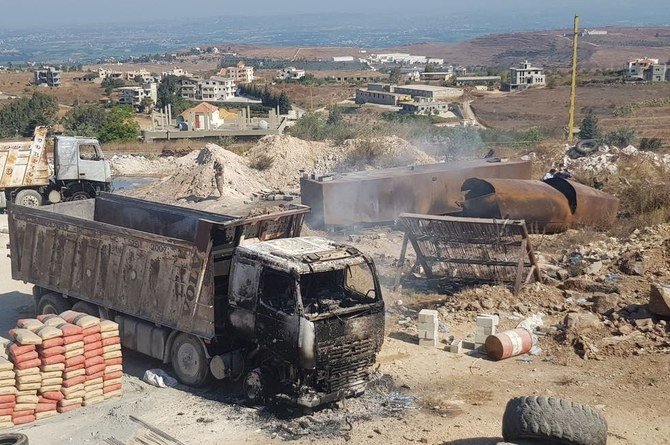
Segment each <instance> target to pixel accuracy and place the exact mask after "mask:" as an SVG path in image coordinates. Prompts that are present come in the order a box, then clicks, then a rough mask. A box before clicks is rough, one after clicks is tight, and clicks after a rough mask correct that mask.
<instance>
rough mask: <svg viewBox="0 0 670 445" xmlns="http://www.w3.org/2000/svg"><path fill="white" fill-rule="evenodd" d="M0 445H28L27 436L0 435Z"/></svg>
mask: <svg viewBox="0 0 670 445" xmlns="http://www.w3.org/2000/svg"><path fill="white" fill-rule="evenodd" d="M0 445H28V436H26V435H25V434H15V433H9V434H0Z"/></svg>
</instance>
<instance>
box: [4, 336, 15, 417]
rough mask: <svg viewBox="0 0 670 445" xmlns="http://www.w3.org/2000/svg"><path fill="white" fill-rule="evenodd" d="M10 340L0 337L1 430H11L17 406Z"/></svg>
mask: <svg viewBox="0 0 670 445" xmlns="http://www.w3.org/2000/svg"><path fill="white" fill-rule="evenodd" d="M8 345H9V340H7V339H6V338H3V337H0V430H4V429H7V428H11V427H12V426H14V424H13V423H12V413H13V412H14V407H15V406H16V375H15V374H14V364H13V363H12V362H10V361H9V360H8V358H7V346H8Z"/></svg>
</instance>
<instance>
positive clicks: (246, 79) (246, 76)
mask: <svg viewBox="0 0 670 445" xmlns="http://www.w3.org/2000/svg"><path fill="white" fill-rule="evenodd" d="M219 76H220V77H230V78H231V79H233V81H235V82H237V83H251V82H253V81H254V67H253V66H246V65H245V64H244V62H242V61H240V62H238V63H237V66H229V67H228V68H221V70H219Z"/></svg>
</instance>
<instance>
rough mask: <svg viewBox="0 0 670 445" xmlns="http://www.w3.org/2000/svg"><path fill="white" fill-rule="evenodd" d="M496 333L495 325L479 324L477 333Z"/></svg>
mask: <svg viewBox="0 0 670 445" xmlns="http://www.w3.org/2000/svg"><path fill="white" fill-rule="evenodd" d="M495 333H496V327H495V326H477V330H476V331H475V334H484V335H494V334H495Z"/></svg>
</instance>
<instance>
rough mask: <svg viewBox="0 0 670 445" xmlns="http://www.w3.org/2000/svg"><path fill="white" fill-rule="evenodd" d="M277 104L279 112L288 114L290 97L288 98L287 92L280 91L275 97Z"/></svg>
mask: <svg viewBox="0 0 670 445" xmlns="http://www.w3.org/2000/svg"><path fill="white" fill-rule="evenodd" d="M275 100H276V102H277V106H278V107H279V114H288V112H289V111H290V110H291V99H289V97H288V94H286V92H284V91H282V92H281V94H280V95H279V97H277V98H276V99H275Z"/></svg>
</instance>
